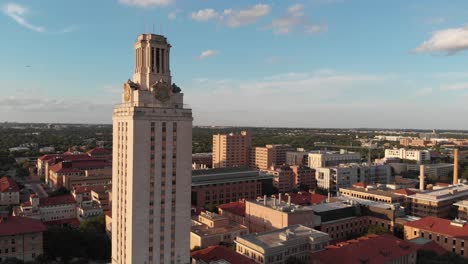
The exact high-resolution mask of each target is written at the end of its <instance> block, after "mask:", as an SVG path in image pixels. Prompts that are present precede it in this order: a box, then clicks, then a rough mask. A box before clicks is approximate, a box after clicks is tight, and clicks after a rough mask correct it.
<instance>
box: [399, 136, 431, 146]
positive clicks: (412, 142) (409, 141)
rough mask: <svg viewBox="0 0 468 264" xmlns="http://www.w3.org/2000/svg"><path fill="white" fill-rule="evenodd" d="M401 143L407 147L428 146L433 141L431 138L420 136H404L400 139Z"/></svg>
mask: <svg viewBox="0 0 468 264" xmlns="http://www.w3.org/2000/svg"><path fill="white" fill-rule="evenodd" d="M400 145H402V146H405V147H428V146H432V145H433V143H432V141H430V140H424V139H419V138H417V139H415V138H403V139H400Z"/></svg>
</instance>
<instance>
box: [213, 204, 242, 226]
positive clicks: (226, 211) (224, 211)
mask: <svg viewBox="0 0 468 264" xmlns="http://www.w3.org/2000/svg"><path fill="white" fill-rule="evenodd" d="M217 208H218V211H219V215H222V216H224V217H226V218H228V219H229V220H231V221H234V222H236V223H238V224H241V225H245V226H246V225H247V223H246V221H245V200H242V201H238V202H230V203H226V204H220V205H218V206H217Z"/></svg>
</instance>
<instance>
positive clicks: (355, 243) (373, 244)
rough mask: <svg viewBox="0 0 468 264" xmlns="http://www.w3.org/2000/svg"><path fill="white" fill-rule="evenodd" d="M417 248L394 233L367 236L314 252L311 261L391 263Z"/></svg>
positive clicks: (323, 262) (349, 263) (324, 262)
mask: <svg viewBox="0 0 468 264" xmlns="http://www.w3.org/2000/svg"><path fill="white" fill-rule="evenodd" d="M417 249H418V247H417V246H416V245H414V244H413V243H410V242H408V241H404V240H401V239H398V238H396V237H394V236H392V235H387V234H385V235H380V236H376V235H374V236H365V237H360V238H358V239H353V240H349V241H347V242H344V243H340V244H338V245H335V246H331V247H330V246H329V247H327V249H326V250H323V251H319V252H315V253H312V256H311V259H312V262H311V263H322V264H328V263H330V264H334V263H340V264H361V263H367V264H380V263H389V262H391V261H393V260H396V259H399V258H400V257H402V256H406V255H409V254H411V253H413V252H416V251H417ZM314 260H318V262H313V261H314Z"/></svg>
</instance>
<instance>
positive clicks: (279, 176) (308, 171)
mask: <svg viewBox="0 0 468 264" xmlns="http://www.w3.org/2000/svg"><path fill="white" fill-rule="evenodd" d="M262 172H265V173H267V174H269V175H272V176H273V186H275V187H276V188H277V189H278V192H282V193H284V192H290V191H292V190H293V189H298V188H299V186H300V185H303V186H308V188H309V189H315V187H316V186H317V181H316V180H315V169H312V168H309V167H305V166H296V165H294V166H289V165H283V166H278V167H271V168H269V169H268V170H262Z"/></svg>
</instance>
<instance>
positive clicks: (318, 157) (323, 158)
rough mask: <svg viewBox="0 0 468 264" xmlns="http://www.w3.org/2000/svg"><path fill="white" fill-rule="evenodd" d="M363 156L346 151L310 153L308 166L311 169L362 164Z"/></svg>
mask: <svg viewBox="0 0 468 264" xmlns="http://www.w3.org/2000/svg"><path fill="white" fill-rule="evenodd" d="M360 162H361V154H359V153H355V152H348V151H346V150H341V151H339V152H337V151H318V152H310V153H309V160H308V165H309V167H311V168H321V167H331V166H338V165H340V164H347V163H360Z"/></svg>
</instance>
